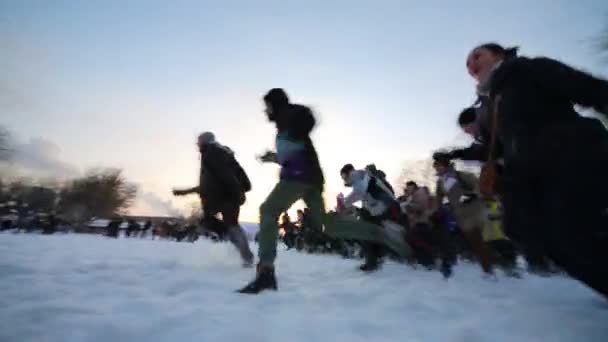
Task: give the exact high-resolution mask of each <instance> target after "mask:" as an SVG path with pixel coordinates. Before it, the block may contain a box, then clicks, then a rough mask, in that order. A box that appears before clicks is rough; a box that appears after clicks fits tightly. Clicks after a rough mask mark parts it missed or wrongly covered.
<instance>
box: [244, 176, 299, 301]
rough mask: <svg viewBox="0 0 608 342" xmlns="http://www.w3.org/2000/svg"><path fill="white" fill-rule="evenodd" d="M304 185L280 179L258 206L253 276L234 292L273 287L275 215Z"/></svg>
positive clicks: (255, 290) (296, 198) (251, 291)
mask: <svg viewBox="0 0 608 342" xmlns="http://www.w3.org/2000/svg"><path fill="white" fill-rule="evenodd" d="M306 190H308V185H306V184H303V183H297V182H288V181H280V182H279V183H278V184H277V185H276V186H275V187H274V189H273V190H272V192H271V193H270V194H269V195H268V197H267V198H266V201H265V202H264V203H263V204H262V205H261V206H260V229H259V232H258V244H259V250H258V256H259V258H260V262H259V264H258V267H257V273H256V277H255V279H254V280H253V281H252V282H250V283H249V284H247V286H245V287H244V288H242V289H240V290H239V291H238V292H240V293H246V294H257V293H260V292H261V291H263V290H266V289H272V290H276V289H277V280H276V277H275V274H274V260H275V258H276V255H277V235H278V219H279V216H280V215H281V213H283V212H285V210H287V209H289V207H291V205H292V204H293V203H295V202H296V201H297V200H298V199H300V198H302V197H303V196H304V193H305V192H306Z"/></svg>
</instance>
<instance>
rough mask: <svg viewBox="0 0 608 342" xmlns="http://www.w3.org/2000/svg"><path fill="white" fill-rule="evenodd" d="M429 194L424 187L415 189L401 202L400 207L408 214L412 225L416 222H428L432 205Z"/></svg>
mask: <svg viewBox="0 0 608 342" xmlns="http://www.w3.org/2000/svg"><path fill="white" fill-rule="evenodd" d="M430 200H431V198H430V196H429V195H428V194H427V193H426V191H424V189H422V188H419V189H417V190H416V191H415V192H414V193H413V194H412V195H411V196H410V197H409V198H408V199H407V200H406V201H405V202H403V203H401V209H402V211H403V212H405V213H406V214H407V216H408V219H409V222H410V224H411V225H412V226H415V225H416V224H430V217H431V211H432V206H431V205H430V203H429V202H430Z"/></svg>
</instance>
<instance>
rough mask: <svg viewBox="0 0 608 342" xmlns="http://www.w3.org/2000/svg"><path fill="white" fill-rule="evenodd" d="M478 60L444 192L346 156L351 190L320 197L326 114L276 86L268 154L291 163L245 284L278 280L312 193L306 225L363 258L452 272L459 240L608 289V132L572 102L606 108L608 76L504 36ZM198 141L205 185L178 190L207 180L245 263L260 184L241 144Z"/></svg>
mask: <svg viewBox="0 0 608 342" xmlns="http://www.w3.org/2000/svg"><path fill="white" fill-rule="evenodd" d="M466 68H467V70H468V72H469V74H470V75H471V77H473V78H474V79H475V80H476V82H477V88H476V89H474V92H475V94H476V95H477V97H478V101H477V102H476V103H475V104H473V105H472V106H470V107H469V108H466V109H465V110H463V111H462V112H461V114H460V115H459V116H458V119H457V120H456V121H457V122H458V124H459V125H460V127H461V128H462V129H463V131H464V132H466V133H468V134H470V135H471V136H473V137H474V138H475V143H474V144H472V145H471V146H469V147H467V148H462V149H455V150H439V151H438V152H436V153H434V154H433V156H432V157H433V160H434V165H433V166H434V170H435V172H436V174H437V176H438V181H437V184H436V189H435V193H434V194H433V193H431V191H430V189H428V188H426V187H419V186H418V185H417V184H415V183H414V182H409V183H408V184H407V186H406V188H405V193H404V195H403V196H401V197H396V196H395V193H394V190H393V187H392V186H391V184H389V183H388V182H387V181H386V177H385V175H383V173H382V172H381V171H380V170H378V169H377V168H376V167H375V166H374V165H370V166H368V167H366V168H363V169H357V168H355V167H354V166H353V165H351V164H346V165H345V166H344V167H343V168H342V169H341V170H340V176H341V178H342V180H343V181H344V185H345V186H347V187H351V188H352V191H351V193H350V194H349V195H348V196H346V197H344V196H340V197H339V198H338V203H337V207H336V210H335V211H332V212H329V213H328V212H326V208H325V203H324V200H323V196H322V193H323V190H324V184H325V176H324V174H323V171H322V168H321V165H320V163H319V159H318V156H317V152H316V148H315V146H314V144H313V142H312V139H311V138H310V134H311V132H312V130H313V129H314V127H315V124H316V122H315V118H314V115H313V113H312V111H311V109H310V108H309V107H307V106H304V105H301V104H294V103H291V102H290V100H289V97H288V96H287V94H286V93H285V91H284V90H283V89H279V88H275V89H272V90H270V91H269V92H268V93H267V94H266V95H265V96H264V98H263V101H264V104H265V106H266V116H267V119H268V120H269V121H270V122H272V123H273V124H274V125H275V126H276V130H277V133H276V136H275V149H274V151H267V152H266V153H264V154H262V155H261V156H260V157H259V159H260V160H261V161H262V162H267V163H276V164H279V165H280V167H281V172H280V177H279V182H278V183H277V184H276V186H275V187H274V189H273V190H272V191H271V192H270V194H269V195H268V197H267V199H266V200H265V201H264V203H263V204H262V205H261V207H260V229H259V233H258V237H257V240H258V244H259V251H258V257H259V261H258V264H257V268H256V275H255V278H254V279H253V281H251V282H250V283H249V284H247V286H245V287H243V288H242V289H240V290H239V292H241V293H248V294H256V293H259V292H261V291H264V290H267V289H273V290H276V289H277V288H278V283H277V278H276V274H275V268H274V261H275V258H276V248H277V236H278V232H279V223H280V222H279V219H280V216H281V215H283V214H284V213H285V212H286V211H287V210H288V209H289V208H290V207H291V206H292V205H293V204H294V203H295V202H296V201H298V200H303V201H304V203H305V204H306V207H307V214H306V215H305V217H306V220H307V222H306V227H307V229H308V230H309V231H310V232H313V233H311V234H308V236H309V237H308V238H309V239H311V237H313V236H315V234H314V233H316V234H319V235H317V236H321V235H320V234H322V235H323V236H326V237H327V238H328V239H329V241H332V239H333V241H357V243H359V244H360V246H361V248H362V250H363V254H364V255H365V262H364V264H363V265H361V270H362V271H366V272H368V271H373V270H377V269H378V268H379V267H380V265H381V264H382V260H383V258H384V256H386V255H388V256H392V257H394V258H396V259H398V260H404V261H408V262H413V263H420V264H423V265H427V266H429V267H431V266H432V265H433V264H434V263H435V259H439V260H440V269H441V271H442V273H443V274H444V275H445V276H449V275H450V274H451V273H452V266H453V264H454V263H455V260H456V259H457V258H456V255H458V254H459V253H460V254H462V255H466V254H468V255H469V256H470V257H474V258H475V259H477V260H479V263H480V265H481V268H482V271H483V273H484V274H486V275H488V276H492V275H493V274H494V268H495V267H497V266H499V267H501V268H503V269H504V270H505V272H506V273H507V274H509V275H510V276H516V277H517V276H520V272H519V271H518V270H517V268H516V257H517V255H518V253H521V254H522V255H524V256H525V258H526V260H527V261H528V265H529V268H530V269H532V270H535V271H540V272H549V271H551V270H552V269H554V268H555V267H558V268H560V269H563V270H564V271H566V272H567V273H568V274H570V275H571V276H572V277H574V278H576V279H578V280H580V281H582V282H583V283H585V284H586V285H588V286H590V287H591V288H593V289H595V290H596V291H598V292H599V293H601V294H603V295H608V272H607V268H606V266H605V265H606V261H608V248H606V247H608V212H607V208H608V196H607V195H608V183H607V182H605V180H604V174H605V170H606V169H608V131H607V130H606V127H604V126H603V124H602V123H601V122H600V121H599V120H597V119H594V118H590V117H586V116H582V115H580V114H579V113H578V112H577V111H576V110H575V108H574V105H579V106H583V107H588V108H592V109H595V110H596V111H597V112H599V113H603V114H608V82H606V81H605V80H602V79H599V78H596V77H593V76H591V75H589V74H587V73H584V72H581V71H579V70H576V69H574V68H571V67H569V66H567V65H565V64H563V63H561V62H558V61H556V60H553V59H549V58H544V57H538V58H528V57H522V56H519V55H518V53H517V49H516V48H512V49H506V48H504V47H502V46H500V45H498V44H494V43H490V44H484V45H481V46H478V47H476V48H474V49H473V50H472V51H471V53H470V54H469V55H468V57H467V59H466ZM198 143H199V146H200V150H201V156H202V158H201V179H200V184H199V186H197V187H194V188H191V189H185V190H176V191H175V194H176V195H185V194H189V193H198V194H199V196H200V198H201V201H202V205H203V212H204V215H203V218H202V220H203V224H207V225H209V224H210V223H209V220H212V219H213V220H218V221H220V223H219V224H218V223H217V222H212V223H211V224H210V225H215V226H216V227H218V228H217V229H220V230H222V231H224V232H226V234H228V236H230V240H231V242H232V243H233V244H234V246H235V247H236V248H237V250H238V251H239V252H240V254H241V258H242V259H243V263H244V265H246V266H251V265H252V264H253V254H252V252H251V251H250V250H249V246H248V244H247V243H246V242H245V239H244V236H245V235H244V232H243V230H242V228H241V227H240V226H239V225H238V213H239V209H238V208H240V206H241V205H242V204H243V203H244V202H245V200H246V198H245V194H246V193H247V192H248V191H250V190H251V183H250V182H249V179H248V178H247V176H246V173H245V172H244V170H243V169H242V167H240V165H239V163H238V162H237V161H236V159H235V157H234V153H232V151H231V150H230V149H229V148H228V147H226V146H224V145H221V144H220V143H219V142H218V141H217V140H216V138H215V136H214V135H213V134H212V133H210V132H206V133H204V134H202V135H201V136H200V137H199V141H198ZM453 160H477V161H480V162H482V163H483V166H482V168H481V174H480V175H479V177H477V176H475V175H474V174H471V173H467V172H462V171H459V170H457V169H456V168H455V167H454V164H453V162H452V161H453ZM357 202H361V206H360V207H359V206H356V205H355V204H356V203H357ZM218 213H221V216H222V219H219V218H218V215H217V214H218ZM205 221H207V222H205ZM283 227H284V228H283V231H285V237H284V239H285V241H286V243H287V244H288V246H290V247H293V246H297V244H298V239H297V236H296V235H294V232H295V230H294V227H293V226H291V225H290V223H289V222H288V221H284V222H283ZM330 245H331V243H330ZM459 246H466V248H461V247H459Z"/></svg>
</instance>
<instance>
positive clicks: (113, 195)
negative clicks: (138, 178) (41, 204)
mask: <svg viewBox="0 0 608 342" xmlns="http://www.w3.org/2000/svg"><path fill="white" fill-rule="evenodd" d="M136 193H137V188H136V187H135V186H133V185H131V184H129V183H128V182H127V181H126V179H125V178H124V177H123V176H122V172H121V171H120V170H116V169H106V170H94V171H91V172H89V173H88V174H87V175H86V176H84V177H82V178H78V179H75V180H74V181H72V182H71V183H69V184H68V185H67V186H65V187H64V188H63V189H62V190H61V193H60V199H59V204H58V211H59V212H60V213H62V214H63V215H64V216H66V217H69V218H70V219H72V220H74V221H77V222H83V221H84V220H88V219H89V218H90V217H93V216H97V217H111V216H115V215H122V214H125V212H126V210H127V209H128V208H129V207H130V206H131V204H132V203H133V200H134V199H135V196H136Z"/></svg>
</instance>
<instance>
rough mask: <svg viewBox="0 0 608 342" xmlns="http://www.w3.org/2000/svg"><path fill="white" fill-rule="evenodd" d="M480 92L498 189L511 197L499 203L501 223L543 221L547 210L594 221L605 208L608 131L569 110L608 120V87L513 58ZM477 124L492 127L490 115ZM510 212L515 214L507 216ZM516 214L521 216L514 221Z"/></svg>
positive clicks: (554, 64)
mask: <svg viewBox="0 0 608 342" xmlns="http://www.w3.org/2000/svg"><path fill="white" fill-rule="evenodd" d="M486 89H487V90H488V95H489V99H490V104H491V105H492V106H494V105H495V106H496V108H497V111H496V114H497V116H498V139H499V141H500V142H501V144H502V145H503V147H504V159H505V168H504V172H503V177H502V178H503V181H504V188H505V189H506V190H507V191H509V192H511V194H508V196H510V197H513V198H512V199H509V202H508V203H505V209H506V211H505V215H507V216H509V217H508V220H506V221H508V222H515V220H517V221H523V220H528V221H529V219H526V218H525V217H529V216H531V215H534V214H535V213H534V212H535V211H538V210H539V209H542V213H541V216H542V217H541V218H540V219H541V220H545V219H547V217H545V216H544V215H546V216H549V215H553V214H549V213H550V212H556V213H557V214H556V215H557V217H562V218H563V217H565V216H563V215H566V213H568V212H569V213H570V214H568V215H572V216H589V215H596V214H595V213H598V212H599V211H600V210H601V209H602V208H606V207H607V206H608V196H606V193H608V183H607V182H605V175H606V169H608V131H607V130H606V128H605V127H604V126H603V125H602V124H601V123H600V122H599V120H597V119H593V118H586V117H582V116H581V115H579V113H577V112H576V110H575V109H574V107H573V106H574V105H575V104H577V105H580V106H583V107H588V108H594V109H596V110H598V111H599V112H601V113H604V114H608V82H607V81H605V80H601V79H598V78H595V77H593V76H591V75H589V74H587V73H584V72H581V71H578V70H575V69H573V68H571V67H569V66H567V65H565V64H563V63H561V62H558V61H555V60H552V59H548V58H525V57H518V58H514V59H511V60H507V61H505V62H503V63H502V65H500V67H499V68H498V69H496V70H495V72H494V73H493V74H492V76H491V78H490V79H489V81H488V84H487V86H486ZM482 124H483V125H484V126H485V127H486V129H488V128H489V127H491V126H492V112H491V111H489V113H488V115H487V116H486V117H485V119H484V120H483V121H482ZM522 195H523V196H524V198H522V197H521V196H522ZM576 198H578V200H575V199H576ZM549 199H550V202H551V203H548V202H549ZM580 199H584V201H585V202H584V205H583V204H582V201H581V200H580ZM523 203H527V204H523ZM537 203H543V205H544V206H545V207H546V208H539V207H538V206H537ZM507 205H508V208H507ZM514 206H515V207H517V208H518V209H516V210H512V209H511V208H513V207H514ZM549 206H550V207H549ZM515 212H517V213H518V215H519V216H520V217H519V218H513V217H512V215H513V214H514V213H515ZM558 221H560V222H565V220H563V219H558ZM535 225H538V223H535ZM594 225H597V224H594ZM505 228H506V229H507V231H509V232H511V234H512V233H513V231H512V230H513V229H523V230H526V229H528V228H526V227H523V225H522V224H519V223H518V224H511V223H509V224H508V226H505ZM530 229H532V228H530ZM533 229H539V228H538V227H537V228H533Z"/></svg>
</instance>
